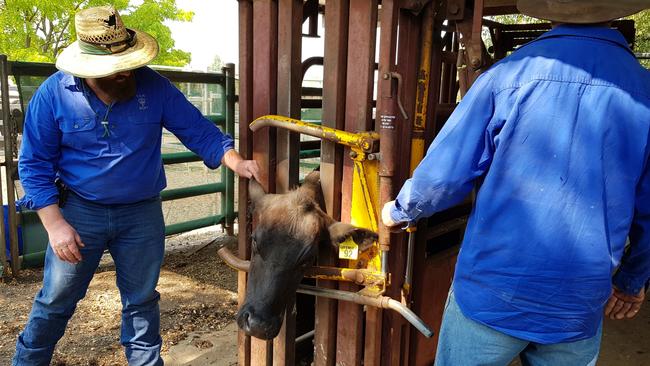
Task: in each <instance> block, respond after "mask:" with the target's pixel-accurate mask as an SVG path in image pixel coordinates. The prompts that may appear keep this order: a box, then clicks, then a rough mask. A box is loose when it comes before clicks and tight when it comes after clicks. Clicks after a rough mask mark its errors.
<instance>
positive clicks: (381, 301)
mask: <svg viewBox="0 0 650 366" xmlns="http://www.w3.org/2000/svg"><path fill="white" fill-rule="evenodd" d="M298 292H299V293H301V294H307V295H313V296H320V297H327V298H330V299H336V300H343V301H350V302H353V303H355V304H359V305H368V306H374V307H378V308H382V309H391V310H395V311H396V312H398V313H399V314H400V315H402V316H403V317H404V319H406V320H407V321H408V322H409V323H411V325H413V326H414V327H415V328H416V329H417V330H418V331H420V333H422V334H423V335H424V336H425V337H427V338H430V337H431V336H433V330H431V328H429V326H428V325H427V324H426V323H425V322H424V321H423V320H422V319H420V317H419V316H417V315H416V314H415V313H414V312H413V311H411V309H409V308H407V307H406V306H404V305H403V304H402V303H400V302H399V301H397V300H394V299H392V298H390V297H387V296H380V297H369V296H364V295H360V294H358V293H356V292H347V291H340V290H333V289H328V288H319V287H316V286H309V285H300V286H298Z"/></svg>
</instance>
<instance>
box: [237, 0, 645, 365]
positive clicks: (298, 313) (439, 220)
mask: <svg viewBox="0 0 650 366" xmlns="http://www.w3.org/2000/svg"><path fill="white" fill-rule="evenodd" d="M515 13H517V9H516V7H515V1H514V0H474V1H471V0H382V1H378V0H327V1H323V0H321V1H318V0H307V1H303V0H239V52H240V55H239V56H240V60H239V70H240V86H239V121H240V122H241V123H240V130H239V138H240V151H241V153H242V155H244V156H245V157H247V158H253V159H255V160H257V161H258V162H259V163H260V167H261V169H262V177H263V178H262V181H261V182H260V183H261V185H262V186H263V188H264V190H265V191H266V192H277V193H283V192H287V191H289V190H290V189H291V188H293V187H295V186H296V185H297V184H298V182H299V155H300V154H299V153H300V151H301V149H302V150H304V149H305V148H306V147H305V146H306V145H307V144H310V143H311V144H313V143H312V142H305V141H302V142H301V140H300V133H303V134H308V135H312V136H317V137H321V142H320V158H321V161H320V179H321V187H322V191H323V196H324V201H325V202H324V203H325V208H326V211H327V213H328V214H329V215H330V216H331V217H333V218H334V219H336V220H340V221H342V222H348V223H353V224H355V225H357V226H361V227H365V228H368V229H371V230H373V231H377V232H378V234H379V239H378V243H377V246H376V247H377V250H376V251H375V253H374V254H371V255H370V257H369V258H366V259H367V260H358V261H354V260H348V259H339V256H338V255H337V253H335V252H334V251H333V250H332V249H331V248H329V247H325V248H320V249H319V253H318V263H317V267H318V268H320V271H319V270H315V271H312V275H313V276H311V277H312V278H311V279H305V280H304V281H303V283H304V284H306V288H316V289H317V290H315V291H312V292H308V291H307V292H308V293H310V294H312V295H313V294H320V293H321V292H327V289H331V290H336V291H338V292H336V291H331V292H332V293H334V292H336V293H339V292H341V291H345V292H346V294H350V296H349V297H345V298H346V299H352V300H354V296H352V295H361V296H365V297H366V299H367V298H372V297H379V296H382V297H390V298H392V299H393V300H395V301H397V302H399V303H401V304H402V305H403V306H404V307H407V308H409V309H411V310H412V312H413V313H415V314H417V315H418V316H419V317H420V318H421V319H422V321H423V322H424V323H425V324H426V325H428V327H430V328H431V329H432V330H433V331H434V332H435V334H434V336H433V337H430V338H427V337H425V336H424V335H423V334H422V333H421V330H420V331H419V330H418V329H416V328H415V327H413V326H411V323H409V322H408V321H407V320H406V319H405V318H404V317H403V316H402V315H400V314H399V313H397V312H395V311H392V310H388V309H382V308H381V307H378V306H369V305H368V302H363V301H356V302H355V301H344V300H336V297H334V298H332V296H330V297H325V296H316V297H314V296H311V295H305V294H298V295H297V297H296V299H295V302H293V304H290V306H289V309H288V310H287V312H286V315H285V319H284V323H283V326H282V328H281V330H280V334H279V335H278V336H277V337H276V338H275V339H273V340H272V341H265V340H260V339H257V338H254V337H249V336H246V334H244V333H243V332H242V331H240V334H239V340H238V341H239V364H240V365H271V364H273V365H294V364H296V362H297V361H298V358H300V357H302V356H303V354H304V353H308V354H310V357H313V364H314V365H316V366H322V365H335V364H336V365H361V364H363V365H395V366H398V365H430V364H432V362H433V359H434V355H435V347H436V343H437V330H438V328H439V326H440V322H441V317H442V312H443V308H444V304H445V300H446V297H447V292H448V290H449V286H450V284H451V279H452V276H453V269H454V265H455V258H456V254H457V252H458V245H459V244H460V241H461V239H462V234H463V230H464V227H465V224H466V221H467V217H468V215H469V213H470V211H471V207H472V197H471V196H470V197H468V198H467V199H466V200H465V201H464V203H462V204H460V205H458V206H456V207H453V208H451V209H448V210H446V211H444V212H440V213H438V214H436V215H434V216H433V217H431V218H429V219H428V220H422V221H421V222H419V223H418V225H417V227H415V228H412V229H410V230H409V231H411V232H410V233H406V232H404V233H391V232H389V231H388V230H387V229H386V228H385V227H383V226H382V225H381V224H380V223H379V221H380V220H379V217H378V213H379V212H380V210H381V207H382V206H383V204H384V203H385V202H387V201H389V200H391V199H394V196H395V194H396V193H397V190H398V189H399V188H400V187H401V185H402V183H403V182H404V181H405V180H406V179H407V178H408V177H409V176H410V174H411V172H412V170H413V169H414V167H415V165H417V163H418V162H419V161H420V159H421V158H422V157H423V154H424V152H425V151H426V148H427V147H428V146H429V144H430V143H431V141H432V140H433V138H434V137H435V135H436V133H437V132H438V131H439V130H440V128H441V127H442V125H443V124H444V122H445V121H446V120H447V118H448V117H449V115H450V114H451V112H452V111H453V110H454V108H455V106H456V103H457V101H458V98H459V97H462V96H463V95H464V94H465V92H466V90H467V89H468V88H469V86H470V85H471V84H472V82H473V81H474V80H475V79H476V77H477V76H478V75H479V74H480V73H481V72H482V71H484V70H485V69H487V68H488V67H489V66H490V65H491V64H492V63H493V62H495V61H498V60H499V59H501V58H503V57H505V56H506V55H507V54H508V53H509V52H511V51H512V50H513V49H514V48H516V47H517V46H519V45H522V44H524V43H526V42H528V41H530V40H532V39H534V38H536V37H537V36H539V35H540V34H541V33H542V32H544V31H546V30H548V29H549V28H550V25H549V24H548V23H534V24H513V25H507V24H502V23H499V22H497V21H495V20H493V19H494V18H490V16H494V15H504V14H515ZM319 14H322V17H320V16H319ZM320 20H322V21H323V22H324V24H323V27H320V25H319V21H320ZM303 26H304V27H303ZM615 26H616V27H617V28H618V29H619V30H621V32H622V33H623V34H624V35H625V36H626V38H627V39H628V41H630V42H631V43H632V42H633V39H634V32H635V30H634V23H633V22H631V21H619V22H616V23H615ZM305 28H306V29H308V32H307V34H303V29H305ZM313 36H317V37H324V51H323V55H322V57H313V58H309V59H307V60H305V61H304V62H302V61H301V60H302V59H301V49H302V47H301V46H302V39H303V37H313ZM376 55H378V57H376ZM318 64H320V65H323V88H322V90H317V91H314V90H311V89H310V88H303V87H302V78H303V76H304V72H305V70H306V69H307V68H309V67H310V66H312V65H318ZM314 95H316V96H320V97H321V99H314V98H305V96H310V97H313V96H314ZM306 107H309V108H322V126H312V125H309V124H304V123H301V122H300V121H296V120H293V119H300V112H301V108H306ZM268 115H278V116H283V117H274V116H268ZM264 116H266V117H264ZM260 117H262V118H260ZM286 117H289V118H286ZM258 118H260V119H259V120H258V121H256V122H255V124H254V125H257V126H253V128H254V129H255V132H253V130H252V129H251V128H249V125H248V124H247V123H244V121H248V122H252V121H254V120H256V119H258ZM301 145H302V146H301ZM312 148H313V147H312ZM239 184H240V185H239V210H238V211H239V228H240V236H239V248H238V250H239V255H240V259H242V260H247V259H249V258H250V255H251V238H250V233H251V227H252V225H255V222H252V221H253V220H252V219H251V217H249V216H248V215H247V212H248V209H247V202H248V192H247V185H246V184H247V183H246V181H245V180H243V179H242V180H240V183H239ZM409 237H410V239H409ZM409 244H410V245H409ZM409 248H411V249H409ZM359 262H362V263H363V265H362V266H360V265H359ZM360 267H362V268H360ZM315 268H316V267H315ZM324 268H330V269H332V268H333V269H332V270H331V271H330V272H327V271H325V270H323V269H324ZM344 268H351V269H361V270H366V271H368V272H355V273H362V274H366V275H367V274H371V275H372V276H375V277H373V278H375V279H377V278H379V281H375V282H373V283H372V284H369V283H368V282H367V281H365V282H364V280H365V279H366V278H367V277H368V276H366V277H363V276H361V277H354V276H352V277H349V276H348V277H346V276H344V275H343V274H344V272H345V270H343V269H344ZM240 269H242V268H240ZM308 272H309V271H308ZM345 273H348V272H345ZM246 280H247V273H246V272H245V271H240V272H239V277H238V287H239V300H240V305H241V304H242V303H243V300H244V294H245V292H246ZM303 292H305V291H303ZM346 296H347V295H346ZM338 298H339V299H342V298H343V297H341V296H339V297H338ZM362 304H365V305H362ZM292 309H293V311H292ZM312 341H313V346H312V343H311V342H312ZM305 344H307V346H305Z"/></svg>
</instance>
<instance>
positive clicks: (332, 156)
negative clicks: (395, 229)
mask: <svg viewBox="0 0 650 366" xmlns="http://www.w3.org/2000/svg"><path fill="white" fill-rule="evenodd" d="M349 7H350V3H349V0H340V1H333V2H330V3H328V4H327V5H326V11H325V19H324V22H325V50H324V60H323V126H326V127H332V128H336V129H339V130H343V129H345V98H346V93H345V88H346V77H347V53H348V18H349ZM320 169H321V187H322V190H323V198H324V201H325V208H326V211H327V213H328V214H329V215H331V216H332V217H333V218H335V219H340V217H341V184H340V182H341V181H342V180H343V147H342V146H340V145H337V144H336V143H334V142H331V141H327V140H322V141H321V166H320ZM336 261H337V259H336V255H335V254H334V253H332V250H331V249H330V248H328V247H327V246H323V247H321V248H320V249H319V253H318V264H319V265H323V266H333V265H336ZM317 284H318V286H320V287H326V288H336V283H334V282H332V281H325V280H318V281H317ZM337 307H338V304H337V301H336V300H333V299H327V298H323V297H318V298H316V319H315V334H314V349H315V353H314V365H315V366H333V365H334V364H335V361H336V314H337Z"/></svg>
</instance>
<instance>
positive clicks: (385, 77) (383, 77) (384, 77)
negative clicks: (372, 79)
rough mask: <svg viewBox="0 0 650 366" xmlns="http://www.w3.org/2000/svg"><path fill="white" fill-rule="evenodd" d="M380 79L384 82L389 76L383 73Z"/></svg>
mask: <svg viewBox="0 0 650 366" xmlns="http://www.w3.org/2000/svg"><path fill="white" fill-rule="evenodd" d="M381 78H382V79H384V80H388V79H390V75H389V74H388V73H384V75H382V76H381Z"/></svg>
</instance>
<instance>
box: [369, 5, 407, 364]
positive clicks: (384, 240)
mask: <svg viewBox="0 0 650 366" xmlns="http://www.w3.org/2000/svg"><path fill="white" fill-rule="evenodd" d="M398 15H399V6H398V1H393V0H384V1H382V14H381V28H380V32H381V33H380V38H379V40H380V44H379V60H378V62H379V81H378V90H377V113H376V116H377V117H376V119H377V121H376V123H375V128H376V129H377V130H378V132H379V139H380V141H381V144H380V152H381V161H380V163H379V207H382V206H383V204H384V203H386V202H388V201H390V200H391V199H393V196H394V192H393V191H394V180H395V179H396V177H395V174H396V170H397V168H396V162H397V161H398V158H397V153H398V151H399V148H398V146H397V141H398V139H397V130H398V129H400V128H402V127H403V125H404V124H405V121H404V117H403V116H401V115H400V114H399V113H397V111H398V98H403V96H401V95H398V94H397V92H398V91H399V90H400V88H399V87H398V85H397V83H398V82H403V80H404V79H403V78H402V79H401V80H400V79H397V80H396V79H393V72H395V71H397V70H396V65H395V59H396V57H395V56H396V48H397V29H398ZM401 48H402V45H400V52H402V50H401ZM400 71H402V70H400ZM413 71H414V70H413ZM409 74H410V73H409ZM409 79H410V78H409ZM403 86H404V85H402V88H403ZM411 118H413V114H412V113H411ZM403 158H406V159H408V154H407V155H406V156H403ZM400 161H401V160H400ZM406 161H408V160H406ZM391 239H392V238H391V234H390V231H389V230H388V228H386V227H385V226H384V225H383V224H380V225H379V249H380V250H381V251H382V269H383V270H387V269H386V264H387V263H392V264H395V263H399V261H398V260H397V259H398V258H397V257H396V255H397V254H399V253H400V251H399V249H400V248H391V246H392V244H393V243H392V242H391V241H392V240H391ZM389 252H390V253H391V256H392V257H393V258H390V259H392V260H390V261H389V258H388V253H389ZM392 267H396V266H395V265H393V266H392ZM402 267H403V266H402ZM395 269H396V268H390V271H391V272H394V270H395ZM392 274H393V276H395V277H393V278H394V282H397V279H398V278H399V274H398V273H392ZM390 287H393V288H394V287H397V288H399V287H401V286H400V284H395V283H392V284H391V286H390ZM390 287H389V289H388V290H389V291H390ZM393 292H394V291H393ZM387 294H388V295H389V296H395V294H391V293H387ZM397 296H399V291H398V292H397ZM398 318H399V317H395V316H393V314H390V313H387V314H385V316H384V319H383V322H382V323H383V324H382V325H383V327H382V328H383V330H382V335H381V336H382V343H384V344H383V347H381V360H380V362H381V364H382V365H396V363H395V362H394V359H395V357H396V356H399V349H400V346H399V345H400V344H401V328H402V327H401V326H400V325H401V324H400V320H401V319H398ZM396 354H397V355H396ZM398 360H399V357H398Z"/></svg>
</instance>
